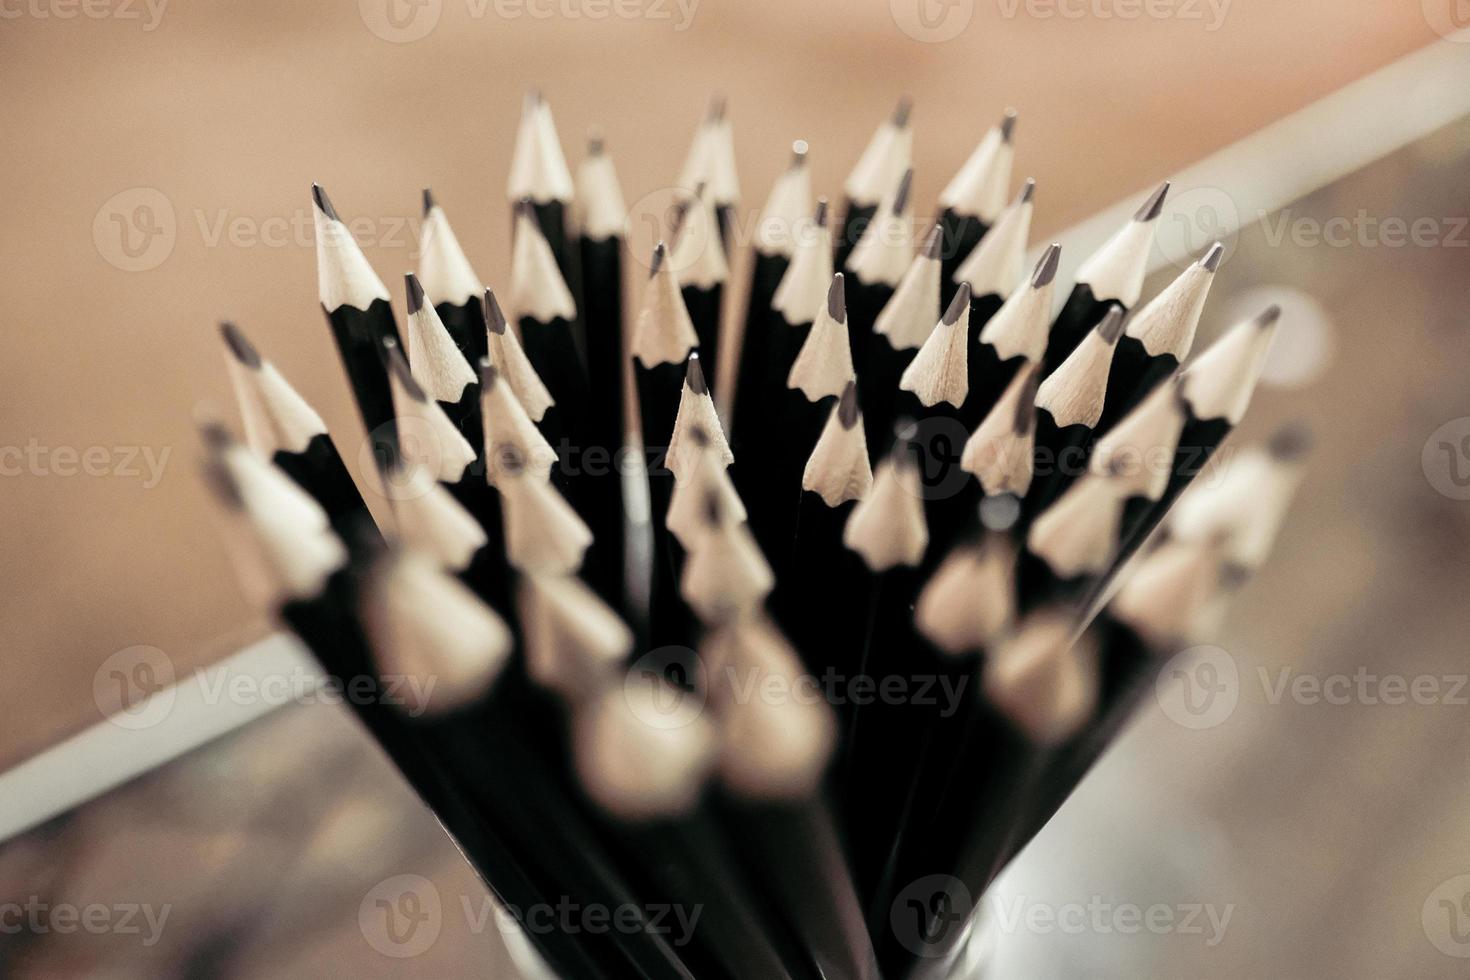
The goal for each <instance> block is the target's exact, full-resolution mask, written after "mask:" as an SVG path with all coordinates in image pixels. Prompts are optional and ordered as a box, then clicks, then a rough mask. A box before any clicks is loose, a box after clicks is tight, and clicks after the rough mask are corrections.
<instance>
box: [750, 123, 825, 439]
mask: <svg viewBox="0 0 1470 980" xmlns="http://www.w3.org/2000/svg"><path fill="white" fill-rule="evenodd" d="M806 157H807V144H806V141H805V140H797V141H796V142H795V143H793V144H792V147H791V165H790V166H789V167H787V168H786V170H785V171H783V172H782V173H781V175H780V176H779V177H777V178H776V182H775V184H773V185H772V187H771V193H770V196H769V197H768V198H766V205H765V207H764V208H762V209H761V212H760V217H759V220H758V221H757V223H756V227H755V243H754V244H755V261H754V264H753V266H752V268H751V273H750V286H749V288H748V289H747V290H746V296H745V329H744V331H743V332H742V333H741V336H740V345H739V351H740V353H739V357H738V360H737V363H738V365H739V367H738V368H737V370H736V380H735V398H734V402H733V405H732V409H731V417H730V443H731V445H732V446H733V447H734V449H735V450H736V451H737V452H739V450H740V448H741V446H742V444H743V443H744V442H745V441H746V439H747V438H753V439H758V438H760V437H761V434H763V433H765V432H767V431H769V428H770V417H771V405H770V402H769V401H768V400H767V393H768V392H770V391H771V390H772V388H773V386H774V384H775V379H776V378H778V377H781V376H783V375H784V369H782V368H780V366H779V363H778V362H779V359H780V354H779V351H780V350H781V348H782V346H783V345H781V344H780V343H779V341H780V340H781V339H782V338H781V337H780V336H779V335H777V334H776V331H778V330H780V329H781V328H782V324H781V322H780V320H779V319H778V318H777V316H776V315H775V312H774V310H773V306H772V304H773V302H774V300H775V296H776V289H777V287H779V286H780V285H781V280H782V278H784V277H785V275H786V270H787V268H788V267H789V266H790V264H791V257H792V255H793V254H794V252H795V251H796V242H797V238H798V234H799V233H800V231H801V229H802V223H803V222H804V221H805V220H806V218H807V216H808V215H809V214H810V213H811V209H812V180H811V172H810V170H809V168H808V167H807V160H806ZM828 254H829V256H830V251H829V253H828ZM828 261H829V262H830V261H831V260H830V257H829V259H828ZM830 276H831V271H830V270H828V273H827V275H826V276H824V277H823V281H825V280H826V279H828V278H830ZM787 367H789V364H788V365H787Z"/></svg>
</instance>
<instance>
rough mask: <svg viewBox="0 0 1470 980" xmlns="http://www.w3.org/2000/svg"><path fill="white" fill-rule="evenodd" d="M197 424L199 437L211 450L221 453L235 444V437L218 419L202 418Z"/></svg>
mask: <svg viewBox="0 0 1470 980" xmlns="http://www.w3.org/2000/svg"><path fill="white" fill-rule="evenodd" d="M198 425H199V437H200V438H201V439H203V440H204V445H205V446H206V447H207V448H208V449H209V450H210V451H211V452H216V453H222V452H224V451H225V450H226V449H229V448H230V447H231V446H233V445H234V444H235V437H234V436H232V435H230V430H229V429H227V428H225V424H224V423H223V422H221V421H220V420H219V419H217V418H213V417H209V418H203V419H200V420H199V422H198Z"/></svg>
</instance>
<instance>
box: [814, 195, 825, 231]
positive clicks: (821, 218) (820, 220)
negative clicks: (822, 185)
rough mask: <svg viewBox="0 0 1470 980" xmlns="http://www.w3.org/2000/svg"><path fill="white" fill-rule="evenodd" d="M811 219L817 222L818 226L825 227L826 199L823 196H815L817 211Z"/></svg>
mask: <svg viewBox="0 0 1470 980" xmlns="http://www.w3.org/2000/svg"><path fill="white" fill-rule="evenodd" d="M812 220H813V221H815V222H816V223H817V227H818V228H825V227H827V199H826V198H825V197H819V198H817V211H816V214H815V215H813V217H812Z"/></svg>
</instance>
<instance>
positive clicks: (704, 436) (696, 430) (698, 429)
mask: <svg viewBox="0 0 1470 980" xmlns="http://www.w3.org/2000/svg"><path fill="white" fill-rule="evenodd" d="M689 438H691V439H693V440H694V444H695V445H696V446H698V447H699V448H700V449H708V448H709V443H710V439H709V433H708V432H706V431H705V428H704V426H702V425H694V426H690V427H689Z"/></svg>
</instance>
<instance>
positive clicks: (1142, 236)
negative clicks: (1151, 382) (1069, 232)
mask: <svg viewBox="0 0 1470 980" xmlns="http://www.w3.org/2000/svg"><path fill="white" fill-rule="evenodd" d="M1168 194H1169V182H1168V181H1167V180H1166V181H1164V182H1163V183H1162V184H1160V185H1159V186H1158V188H1156V189H1155V190H1154V192H1153V193H1152V194H1150V195H1149V196H1148V197H1147V199H1145V200H1144V202H1143V203H1142V204H1140V205H1139V207H1138V210H1137V211H1135V212H1134V213H1133V217H1132V218H1131V219H1129V221H1128V223H1127V224H1125V225H1124V226H1123V227H1122V228H1120V229H1119V230H1118V231H1117V232H1115V233H1114V234H1113V237H1112V238H1110V239H1108V240H1107V242H1105V243H1104V244H1103V246H1102V247H1101V248H1099V249H1098V250H1097V251H1096V252H1094V253H1092V254H1091V255H1090V256H1088V257H1087V259H1086V260H1085V261H1084V262H1083V263H1082V265H1081V266H1080V267H1078V269H1077V281H1076V283H1075V285H1073V287H1072V291H1071V292H1070V293H1069V294H1068V295H1067V301H1066V303H1064V304H1063V305H1062V309H1061V312H1059V313H1058V314H1057V318H1056V320H1055V321H1054V322H1053V323H1052V327H1051V337H1050V339H1049V340H1048V341H1047V345H1046V373H1047V374H1050V373H1051V372H1052V371H1053V370H1055V369H1056V367H1057V365H1059V364H1061V363H1062V362H1063V361H1065V360H1066V359H1067V355H1068V354H1070V353H1072V349H1073V348H1074V347H1076V346H1077V344H1078V343H1080V342H1081V340H1082V338H1083V337H1085V336H1086V335H1087V331H1089V330H1091V329H1092V325H1093V324H1094V323H1097V321H1098V320H1100V319H1102V317H1103V314H1104V313H1106V312H1107V308H1108V307H1109V306H1111V305H1112V304H1114V303H1116V304H1118V305H1119V306H1121V307H1123V309H1124V310H1125V311H1126V310H1131V309H1132V308H1133V306H1134V304H1136V303H1137V302H1138V297H1139V295H1140V294H1141V293H1142V292H1143V277H1144V275H1145V274H1147V272H1148V260H1149V253H1150V252H1151V251H1152V250H1153V243H1154V230H1155V228H1156V227H1157V226H1158V219H1159V213H1160V212H1161V211H1163V208H1164V198H1165V197H1167V196H1168Z"/></svg>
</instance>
